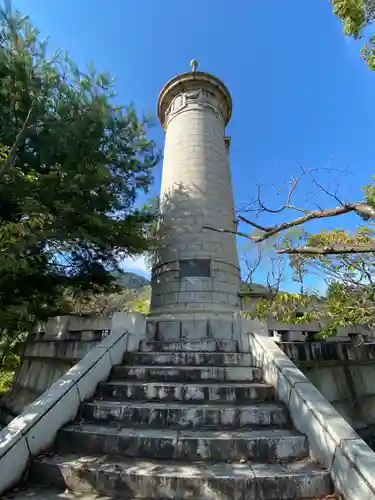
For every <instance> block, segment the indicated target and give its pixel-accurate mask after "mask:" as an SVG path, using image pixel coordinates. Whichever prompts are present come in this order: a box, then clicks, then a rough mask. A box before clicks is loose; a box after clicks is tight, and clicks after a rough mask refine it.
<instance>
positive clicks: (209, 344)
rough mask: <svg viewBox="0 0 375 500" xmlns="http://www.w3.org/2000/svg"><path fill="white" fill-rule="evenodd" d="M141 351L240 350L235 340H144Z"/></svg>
mask: <svg viewBox="0 0 375 500" xmlns="http://www.w3.org/2000/svg"><path fill="white" fill-rule="evenodd" d="M140 351H142V352H152V351H158V352H160V351H177V352H184V351H191V352H203V351H206V352H238V343H237V342H236V341H235V340H214V339H204V340H185V341H178V342H163V341H149V340H143V341H142V342H141V344H140Z"/></svg>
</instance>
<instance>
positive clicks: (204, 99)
mask: <svg viewBox="0 0 375 500" xmlns="http://www.w3.org/2000/svg"><path fill="white" fill-rule="evenodd" d="M190 105H192V106H194V107H196V106H198V107H202V108H210V109H212V111H213V112H214V113H216V114H217V115H219V116H220V118H222V119H223V120H225V112H224V110H223V108H222V106H221V105H220V103H219V102H218V100H217V98H216V97H215V94H213V93H212V92H209V91H208V90H206V89H203V88H198V89H194V90H189V91H186V92H181V93H180V94H178V95H177V96H176V97H175V98H174V99H173V100H172V102H171V103H170V105H169V106H168V108H167V110H166V112H165V121H166V122H169V121H170V120H171V119H172V118H173V117H174V116H175V115H176V114H178V113H180V112H181V111H183V110H186V109H188V107H189V106H190Z"/></svg>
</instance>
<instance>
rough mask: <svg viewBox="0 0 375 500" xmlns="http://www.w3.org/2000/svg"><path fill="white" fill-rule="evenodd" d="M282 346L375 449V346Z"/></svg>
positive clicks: (311, 343)
mask: <svg viewBox="0 0 375 500" xmlns="http://www.w3.org/2000/svg"><path fill="white" fill-rule="evenodd" d="M279 346H280V347H281V349H282V350H283V351H284V352H285V353H286V354H287V355H288V357H289V358H290V359H291V360H292V361H293V362H294V363H295V364H296V365H297V366H298V367H299V368H300V370H301V371H302V372H303V373H304V374H305V375H306V376H307V377H308V379H309V380H310V381H311V382H312V383H313V384H314V385H315V387H316V388H317V389H319V391H320V392H321V393H322V394H323V395H324V396H325V398H326V399H328V401H329V402H330V403H331V404H332V405H333V406H334V407H335V408H336V409H337V411H338V412H339V413H340V414H341V415H342V416H343V417H344V418H345V419H346V420H347V422H348V423H349V424H350V425H351V426H352V427H353V428H354V429H355V430H356V431H357V432H358V434H359V435H360V436H361V437H362V438H363V439H364V440H365V441H367V443H368V444H369V445H370V446H371V447H372V448H373V449H375V383H374V381H375V343H364V344H362V345H360V346H355V345H354V343H352V342H349V341H336V342H280V343H279Z"/></svg>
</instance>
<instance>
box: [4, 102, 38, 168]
mask: <svg viewBox="0 0 375 500" xmlns="http://www.w3.org/2000/svg"><path fill="white" fill-rule="evenodd" d="M32 112H33V108H32V107H31V108H30V109H29V111H28V113H27V116H26V118H25V121H24V122H23V125H22V127H21V130H20V131H19V132H18V134H17V136H16V139H15V141H14V143H13V145H12V147H11V148H10V150H9V153H8V157H7V159H6V160H5V161H4V162H2V165H1V167H0V177H1V176H2V175H3V174H4V171H5V170H9V169H10V168H11V167H12V166H13V165H14V162H15V155H16V153H17V150H18V148H19V147H20V145H21V143H22V141H23V140H24V138H25V135H26V132H27V131H28V130H29V129H30V128H33V126H30V120H31V115H32Z"/></svg>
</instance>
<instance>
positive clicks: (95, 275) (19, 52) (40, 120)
mask: <svg viewBox="0 0 375 500" xmlns="http://www.w3.org/2000/svg"><path fill="white" fill-rule="evenodd" d="M114 97H115V92H114V88H113V79H111V78H110V77H109V76H108V75H107V74H103V73H98V72H96V71H95V69H94V67H90V68H89V69H88V71H86V72H82V71H80V70H79V69H78V68H77V66H76V65H75V64H74V63H73V62H72V61H71V60H70V58H69V57H68V55H67V54H62V53H59V52H57V53H55V54H53V55H50V54H49V52H48V48H47V44H46V42H45V41H43V40H41V39H40V36H39V34H38V31H37V30H36V29H35V27H34V26H33V25H32V24H31V22H30V21H29V19H28V18H27V17H23V16H21V14H20V13H18V12H13V11H12V9H11V6H10V5H9V3H6V5H5V7H4V8H2V9H1V10H0V148H1V150H0V328H1V332H2V341H3V348H5V347H4V342H5V343H6V342H8V344H7V345H11V344H12V342H13V340H14V336H15V334H16V333H17V332H23V331H25V329H27V328H28V325H30V324H31V323H32V322H34V321H35V320H43V319H45V318H46V317H47V316H50V315H51V314H56V313H58V312H65V311H64V310H62V307H64V306H65V305H66V301H65V300H63V301H62V300H61V299H62V297H63V296H64V294H66V293H68V292H69V293H71V294H75V293H78V294H80V293H82V292H84V291H90V292H98V293H101V292H103V291H105V290H110V289H111V287H113V285H112V282H113V278H112V275H111V274H110V273H109V270H113V269H114V268H116V267H117V262H118V261H119V259H121V258H122V257H124V256H126V255H136V254H138V253H141V252H143V251H145V250H147V249H148V238H147V234H148V231H149V229H148V227H149V224H150V223H151V222H152V221H153V215H152V214H151V213H150V212H149V211H147V210H143V209H139V210H137V209H135V208H134V204H135V201H136V197H137V192H138V191H139V190H143V191H145V192H147V190H148V188H149V185H150V183H151V182H152V168H153V167H154V166H155V164H156V163H157V161H158V155H157V154H156V152H155V147H154V144H153V142H152V141H151V140H149V139H148V138H147V128H148V122H147V120H145V119H139V118H138V116H137V113H136V111H135V109H134V107H132V106H128V107H125V108H124V107H122V106H119V105H116V103H115V102H114ZM5 338H8V340H7V341H5V340H4V339H5Z"/></svg>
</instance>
